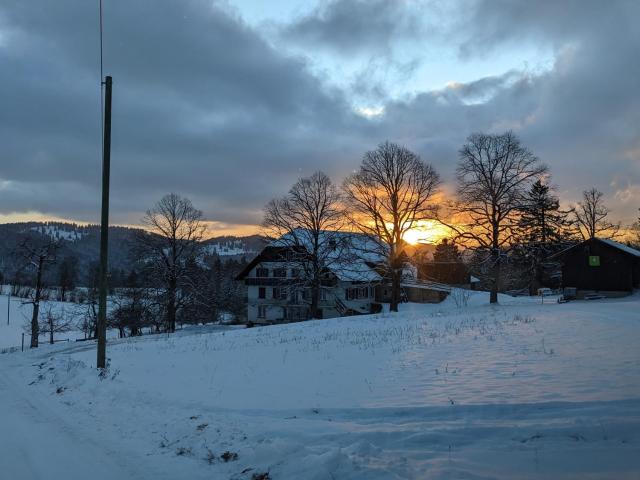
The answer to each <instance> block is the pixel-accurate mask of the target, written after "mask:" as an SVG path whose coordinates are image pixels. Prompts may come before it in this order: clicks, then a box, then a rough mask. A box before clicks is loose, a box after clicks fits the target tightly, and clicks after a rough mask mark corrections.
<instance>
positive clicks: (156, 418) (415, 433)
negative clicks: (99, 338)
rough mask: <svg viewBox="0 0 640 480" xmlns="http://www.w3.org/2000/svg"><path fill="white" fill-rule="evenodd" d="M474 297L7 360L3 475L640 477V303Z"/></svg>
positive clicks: (1, 360)
mask: <svg viewBox="0 0 640 480" xmlns="http://www.w3.org/2000/svg"><path fill="white" fill-rule="evenodd" d="M482 299H484V297H483V298H482ZM472 300H474V301H475V302H476V303H474V302H472V303H471V305H470V306H469V307H467V308H463V309H457V308H455V306H453V307H452V306H451V305H450V304H449V305H447V304H446V303H445V304H442V305H427V306H425V305H405V306H404V307H405V312H403V313H401V314H399V315H379V316H369V317H359V318H348V319H336V320H325V321H318V322H307V323H301V324H291V325H283V326H277V327H266V328H254V329H247V330H245V329H241V330H226V331H217V332H216V331H211V330H207V329H202V330H198V329H195V330H191V331H184V332H181V333H180V334H178V335H175V336H171V337H170V338H167V337H166V336H163V335H162V336H160V335H159V336H149V337H141V338H134V339H125V340H120V341H116V342H112V343H111V344H110V346H109V357H110V358H111V367H110V370H109V375H108V376H107V378H105V379H99V378H98V376H97V374H96V371H95V369H93V368H92V367H91V365H92V364H93V362H94V356H95V350H94V347H93V346H92V344H88V343H83V344H75V345H74V344H66V345H65V344H58V345H55V346H52V347H51V346H43V347H42V348H41V349H39V350H38V351H29V352H24V353H21V352H15V353H7V354H4V355H0V413H1V414H2V416H1V417H0V419H1V420H0V427H2V432H3V436H2V439H1V440H0V472H3V473H4V472H10V473H11V475H9V476H7V478H11V479H14V478H15V479H18V480H22V479H24V480H31V479H34V480H35V479H41V478H46V479H50V478H51V479H56V478H62V479H64V480H67V479H68V478H86V475H87V474H88V473H90V474H91V475H90V476H91V478H96V476H95V474H96V472H101V473H102V474H103V475H104V478H118V479H129V478H131V479H150V480H151V479H152V480H165V479H166V480H175V479H178V478H188V479H189V480H200V479H202V480H205V479H207V480H210V479H211V478H216V479H217V478H220V479H228V480H251V478H252V476H253V475H254V474H257V473H264V472H269V475H270V477H269V478H271V479H273V480H282V479H286V480H288V479H291V480H299V479H305V480H325V479H349V480H386V479H450V478H455V479H473V480H477V479H512V478H521V479H542V478H570V479H571V478H574V479H583V478H590V479H594V478H598V479H599V478H602V479H607V478H616V479H636V480H637V479H638V478H640V349H638V348H637V345H638V343H639V342H640V296H639V295H636V296H634V297H630V298H626V299H620V300H611V301H609V300H607V301H601V302H575V303H572V304H564V305H558V304H549V305H539V304H538V303H536V302H535V301H531V300H530V299H514V300H513V301H509V299H503V300H504V302H503V305H501V306H499V307H490V306H487V305H483V304H482V303H480V301H476V299H472ZM5 413H6V415H5ZM7 432H9V433H7ZM51 439H53V441H52V440H51ZM99 442H100V443H102V444H104V445H105V447H104V451H105V453H104V454H102V453H101V452H102V451H103V447H102V446H101V445H100V443H99ZM50 444H51V445H50ZM47 448H48V450H47ZM225 452H229V455H230V456H231V458H230V461H225V460H224V458H225V457H224V453H225ZM233 454H237V458H236V457H234V456H233ZM227 459H229V456H227ZM5 465H8V468H6V467H5ZM76 474H77V477H74V476H73V475H76ZM0 478H3V479H4V476H3V475H0ZM97 478H100V477H97Z"/></svg>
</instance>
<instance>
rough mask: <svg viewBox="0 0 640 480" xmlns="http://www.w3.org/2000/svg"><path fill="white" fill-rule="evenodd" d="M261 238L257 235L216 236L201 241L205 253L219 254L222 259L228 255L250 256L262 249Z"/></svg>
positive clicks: (237, 256) (262, 242)
mask: <svg viewBox="0 0 640 480" xmlns="http://www.w3.org/2000/svg"><path fill="white" fill-rule="evenodd" d="M263 246H264V241H263V239H262V238H261V237H260V236H258V235H251V236H248V237H217V238H211V239H209V240H206V241H205V242H203V251H204V252H205V254H207V255H219V256H220V257H222V258H223V259H225V258H229V257H236V258H241V257H245V258H249V259H250V258H252V257H254V256H256V255H257V254H258V252H260V250H262V248H263Z"/></svg>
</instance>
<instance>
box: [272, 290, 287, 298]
mask: <svg viewBox="0 0 640 480" xmlns="http://www.w3.org/2000/svg"><path fill="white" fill-rule="evenodd" d="M273 298H275V299H276V300H286V299H287V289H286V288H279V287H274V288H273Z"/></svg>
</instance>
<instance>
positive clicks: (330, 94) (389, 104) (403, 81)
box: [0, 0, 640, 234]
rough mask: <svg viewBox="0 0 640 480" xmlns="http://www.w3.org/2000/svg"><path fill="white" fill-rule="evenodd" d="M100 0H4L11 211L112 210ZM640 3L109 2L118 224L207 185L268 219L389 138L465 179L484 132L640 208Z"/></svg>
mask: <svg viewBox="0 0 640 480" xmlns="http://www.w3.org/2000/svg"><path fill="white" fill-rule="evenodd" d="M97 5H98V0H95V1H88V0H56V1H50V0H29V1H24V0H3V1H2V2H1V3H0V145H1V146H2V147H1V149H0V221H16V220H23V219H42V218H56V219H69V220H76V221H82V222H97V221H98V219H99V207H100V204H99V198H100V196H99V185H100V165H101V163H100V162H101V159H100V136H101V134H100V90H99V83H100V74H99V62H98V52H99V50H98V23H97V20H98V7H97ZM639 18H640V2H639V1H637V0H629V1H624V0H610V1H604V0H599V1H588V0H564V1H562V0H560V1H558V0H548V1H545V0H538V1H535V2H532V1H528V0H523V1H517V0H508V1H507V0H486V1H482V0H475V1H474V0H460V1H457V2H453V1H446V0H442V1H420V0H331V1H323V0H320V1H318V0H309V1H304V0H270V1H264V0H206V1H205V0H104V19H105V50H104V54H105V57H104V58H105V62H104V65H105V73H106V74H110V75H112V76H113V78H114V105H113V109H114V113H113V143H112V203H111V205H112V221H113V222H115V223H121V224H136V223H138V222H139V220H140V218H141V216H142V214H143V212H144V210H146V209H147V208H149V207H150V206H151V205H152V204H153V203H154V202H155V201H156V200H157V199H159V198H160V197H161V196H162V195H163V194H165V193H167V192H170V191H174V192H177V193H180V194H183V195H185V196H188V197H190V198H191V199H192V200H193V202H194V203H195V204H196V206H197V207H199V208H200V209H202V210H203V211H204V213H205V216H206V218H207V219H208V220H210V221H211V222H212V234H222V233H228V232H237V233H248V232H251V231H254V230H255V229H256V228H255V225H256V224H258V223H259V222H260V220H261V209H262V206H263V205H264V203H265V202H266V201H267V200H269V199H270V198H272V197H274V196H279V195H282V194H284V193H285V192H286V190H287V189H288V187H289V186H290V185H291V183H292V182H294V181H295V180H296V179H297V178H298V177H299V176H303V175H308V174H311V173H313V172H314V171H315V170H318V169H322V170H324V171H326V172H327V173H329V174H330V175H331V176H332V177H333V178H334V179H335V180H336V181H338V182H339V181H341V179H342V178H343V177H344V176H345V175H346V174H347V173H349V172H350V171H352V170H353V169H354V168H356V167H357V165H358V163H359V161H360V158H361V156H362V154H363V153H364V152H365V151H366V150H369V149H372V148H374V147H375V146H376V145H377V144H378V143H379V142H381V141H384V140H387V139H388V140H391V141H394V142H398V143H401V144H404V145H406V146H407V147H409V148H411V149H413V150H414V151H416V152H417V153H419V154H420V155H421V157H422V158H423V159H424V160H426V161H428V162H430V163H432V164H433V165H434V166H435V167H436V169H437V170H438V171H439V172H440V173H441V176H442V177H443V179H444V180H445V182H447V184H446V185H445V189H446V190H449V191H450V190H452V184H451V181H452V173H453V170H454V168H455V163H456V161H457V151H458V148H459V147H460V146H461V144H462V143H463V142H464V140H465V137H466V136H467V135H468V134H469V133H471V132H475V131H486V132H503V131H504V130H507V129H513V130H514V131H516V132H517V134H518V135H519V136H520V137H521V139H522V140H523V143H524V144H525V145H527V146H528V147H529V148H530V149H531V150H533V151H534V153H536V154H537V155H538V156H539V157H540V158H541V159H542V160H543V161H545V162H546V163H547V164H548V165H549V166H550V168H551V172H552V174H553V183H554V185H556V186H557V192H558V194H559V195H560V197H561V198H562V200H563V201H565V202H567V203H569V202H572V201H575V200H577V199H578V198H579V196H580V192H581V191H582V190H584V189H586V188H590V187H592V186H596V187H597V188H599V189H600V190H602V191H604V192H605V193H606V199H607V202H608V204H609V206H610V207H611V209H612V210H613V211H614V213H615V216H616V218H617V219H619V220H622V221H623V222H631V221H633V220H634V219H635V217H636V216H637V209H638V208H639V207H640V94H639V88H640V61H639V60H638V58H639V52H640V26H639V24H638V19H639Z"/></svg>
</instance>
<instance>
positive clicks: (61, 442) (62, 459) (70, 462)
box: [0, 371, 141, 480]
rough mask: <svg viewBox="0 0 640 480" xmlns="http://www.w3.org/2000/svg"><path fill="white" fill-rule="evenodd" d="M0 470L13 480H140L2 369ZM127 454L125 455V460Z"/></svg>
mask: <svg viewBox="0 0 640 480" xmlns="http://www.w3.org/2000/svg"><path fill="white" fill-rule="evenodd" d="M0 412H2V413H1V416H0V432H2V434H1V435H0V471H1V472H2V478H6V479H12V480H22V479H25V480H51V479H58V478H59V479H65V480H75V479H77V480H84V479H87V478H91V479H94V480H112V479H116V478H123V479H124V478H131V479H135V478H141V477H139V476H138V475H137V474H136V473H134V471H133V470H132V467H131V465H126V466H125V465H123V464H122V463H121V461H116V459H115V458H114V457H111V456H109V455H108V454H107V455H105V454H104V452H105V450H106V451H109V449H110V448H112V447H113V446H112V445H109V446H108V447H107V448H106V449H105V448H104V447H103V446H100V445H98V444H97V443H95V441H94V440H92V439H90V438H89V437H87V436H85V435H83V434H82V433H79V431H78V430H77V429H76V428H74V426H73V424H72V422H73V418H69V417H67V418H62V417H59V416H58V415H57V414H55V413H54V412H53V411H52V410H51V409H49V408H47V406H46V405H45V404H44V402H42V400H41V399H39V398H37V397H34V396H32V395H25V392H24V391H23V388H22V387H21V386H19V385H15V384H14V383H12V382H11V381H9V379H8V378H7V375H6V373H3V372H2V371H0ZM123 458H126V456H125V457H121V459H123Z"/></svg>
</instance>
